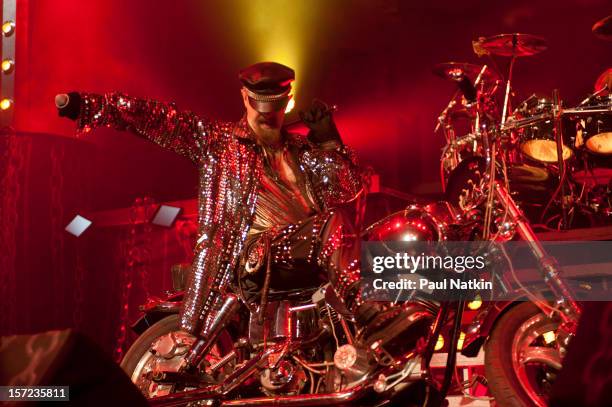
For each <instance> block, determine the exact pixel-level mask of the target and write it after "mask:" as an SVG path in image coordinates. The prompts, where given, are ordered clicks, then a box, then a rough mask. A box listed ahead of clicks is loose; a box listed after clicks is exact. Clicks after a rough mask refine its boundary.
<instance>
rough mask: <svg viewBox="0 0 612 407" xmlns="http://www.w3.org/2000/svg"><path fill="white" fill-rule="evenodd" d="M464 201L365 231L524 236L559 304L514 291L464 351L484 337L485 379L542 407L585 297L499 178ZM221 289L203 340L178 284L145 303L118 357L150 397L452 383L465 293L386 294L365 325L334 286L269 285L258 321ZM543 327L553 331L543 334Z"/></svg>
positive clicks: (417, 398)
mask: <svg viewBox="0 0 612 407" xmlns="http://www.w3.org/2000/svg"><path fill="white" fill-rule="evenodd" d="M488 136H490V135H488ZM491 161H493V160H491ZM488 200H491V201H492V202H493V204H492V205H490V206H488V205H487V202H488ZM466 202H471V205H464V210H463V211H462V212H459V213H458V211H457V209H456V208H454V207H452V206H451V205H449V204H448V203H436V204H430V205H426V206H422V205H411V206H409V207H407V208H406V209H405V210H403V211H400V212H397V213H394V214H392V215H389V216H387V217H385V218H384V219H382V220H380V221H378V222H376V223H374V224H373V225H371V226H370V227H368V228H367V229H365V230H364V232H363V233H362V240H363V241H366V242H367V241H389V240H394V239H397V238H398V236H401V235H405V234H407V233H408V234H411V235H412V236H416V237H417V239H419V240H422V241H434V242H436V241H438V242H440V241H444V240H449V239H451V240H454V239H458V236H459V235H461V236H463V239H465V236H470V238H471V239H475V238H478V239H484V240H486V239H492V236H491V235H490V234H488V233H486V230H488V228H491V229H498V230H497V232H496V239H498V240H499V238H500V236H502V234H500V233H499V232H500V230H502V229H503V232H504V233H505V234H504V235H503V236H505V238H506V239H510V238H511V237H513V236H514V234H517V235H519V236H520V237H521V238H522V239H523V240H525V241H527V242H528V245H529V247H530V250H531V253H532V254H533V255H534V256H535V258H536V259H537V260H538V261H539V263H540V265H541V269H542V271H543V272H544V273H545V275H546V284H544V285H545V286H547V287H548V288H549V289H550V290H551V291H552V292H553V293H554V294H555V301H554V303H546V302H544V301H535V302H524V299H525V297H527V298H529V296H528V293H525V292H512V293H509V298H510V299H509V300H508V301H504V302H495V303H491V304H490V305H488V306H487V307H485V308H484V309H483V310H482V311H481V312H480V313H479V315H478V316H477V317H476V319H475V320H474V321H473V322H472V324H471V326H470V328H469V329H468V331H467V335H466V337H465V340H464V346H463V348H462V350H461V352H462V353H463V354H464V355H466V356H474V355H475V354H477V353H478V351H479V350H480V348H481V347H482V346H483V344H484V350H485V365H486V373H487V379H488V382H489V386H490V389H491V392H492V394H493V396H494V397H495V398H496V401H497V403H498V404H499V405H502V406H503V405H514V404H513V403H516V400H520V402H521V403H523V404H525V405H534V404H535V405H538V406H539V405H545V403H546V391H547V386H549V383H550V382H551V381H552V380H553V378H554V375H555V372H556V371H558V370H559V369H560V368H561V360H562V356H563V354H564V352H565V349H566V347H567V344H568V342H569V340H570V338H571V337H572V335H573V332H574V330H575V327H576V324H577V321H578V318H579V315H580V306H579V304H578V303H577V302H576V301H575V300H574V299H573V298H574V297H573V295H572V294H571V293H570V291H569V289H568V288H567V287H566V285H565V284H564V282H563V280H562V279H561V278H560V276H559V269H558V266H557V265H556V263H555V262H554V261H553V260H552V259H551V258H550V257H548V256H547V255H546V253H545V251H544V248H543V247H542V245H541V244H540V243H539V242H538V240H537V237H536V236H535V234H534V233H533V231H532V230H531V227H530V225H529V223H528V222H527V221H526V220H525V218H524V217H523V216H522V214H521V212H520V210H519V209H518V207H517V206H516V204H515V203H514V201H513V199H512V197H511V196H510V194H509V193H508V191H507V190H506V189H505V187H504V185H503V183H501V182H497V181H496V180H495V179H493V182H491V179H490V178H488V177H483V179H482V181H481V183H480V186H479V188H475V190H474V191H472V193H471V195H470V198H469V199H468V200H467V201H466ZM488 207H493V208H494V211H496V212H503V213H504V214H505V218H504V219H503V221H496V218H495V217H492V216H489V225H488V226H487V223H486V222H485V221H484V220H483V219H485V218H486V212H487V211H486V208H488ZM509 225H511V227H509ZM485 227H486V228H487V229H485ZM389 231H391V232H389ZM510 231H511V232H512V233H510ZM226 292H227V294H225V297H224V301H223V304H222V306H221V307H220V309H219V310H218V311H217V312H216V315H215V316H214V318H213V320H212V322H211V324H210V328H209V330H208V335H207V337H206V338H205V339H200V340H199V341H198V340H197V339H196V338H195V337H193V336H191V335H188V334H186V333H185V332H182V331H180V330H179V326H178V312H179V309H180V301H181V299H182V293H181V292H176V293H174V294H172V295H170V296H168V297H167V298H165V299H164V300H159V301H157V302H152V303H149V304H148V305H147V306H146V307H145V308H144V309H143V311H144V315H143V317H142V318H141V319H140V320H139V321H138V322H137V323H136V324H135V325H134V327H133V328H134V330H135V331H136V332H137V333H140V336H139V337H138V339H137V340H136V341H135V342H134V344H133V345H132V347H131V348H130V349H129V351H128V352H127V353H126V356H125V358H124V359H123V361H122V363H121V366H122V368H123V369H124V370H125V371H126V372H127V373H128V375H129V376H130V377H131V379H132V381H133V382H134V383H135V384H136V385H137V386H138V388H139V389H140V390H141V391H142V392H143V393H144V394H145V395H146V396H147V397H148V398H149V401H150V403H151V404H152V405H159V406H175V405H190V404H191V405H195V404H194V403H200V404H199V405H202V404H204V405H222V406H267V405H295V406H305V405H308V406H311V405H349V404H351V405H355V404H357V405H372V406H382V405H425V406H437V405H442V403H443V400H444V398H445V397H446V395H447V394H448V392H449V389H450V388H451V384H452V379H453V375H454V373H455V365H456V357H457V343H458V341H459V333H460V324H461V320H462V316H463V311H464V308H465V306H466V302H467V301H466V298H459V299H458V300H456V301H434V300H431V299H425V298H423V297H419V295H415V296H414V297H413V299H412V300H410V301H406V302H403V303H393V302H388V303H382V304H381V303H379V307H378V308H377V309H376V313H377V314H378V317H377V318H376V321H377V322H376V324H375V325H374V326H372V325H366V326H360V324H359V323H358V322H357V321H356V319H355V317H354V316H353V315H352V314H351V313H350V312H349V311H348V310H347V309H346V308H345V307H344V305H343V303H342V301H341V300H340V299H339V298H338V297H337V296H336V294H335V291H334V290H333V289H332V288H331V287H330V285H329V284H325V285H322V286H318V287H311V288H310V289H307V290H299V291H298V290H289V291H270V293H269V296H268V303H267V305H266V312H265V315H266V316H267V317H266V318H265V319H264V320H263V321H262V320H261V319H260V309H259V308H258V304H256V303H255V302H250V301H248V300H247V299H246V298H244V296H242V295H241V293H240V290H239V289H237V287H233V286H231V285H230V286H229V287H227V289H226ZM443 329H447V330H449V332H450V343H449V352H448V359H447V366H446V368H445V370H444V377H443V380H442V382H441V383H438V382H436V381H435V380H434V379H433V375H432V373H431V369H430V362H431V360H432V355H433V353H434V347H435V344H436V342H437V340H438V337H439V335H440V332H441V331H442V330H443ZM550 332H553V333H554V334H553V339H550V338H549V337H548V336H550V335H551V334H550ZM543 335H548V336H547V337H546V341H545V342H542V340H540V339H541V337H542V336H543ZM542 344H544V345H542ZM185 360H190V361H192V362H193V361H195V366H196V367H197V369H195V371H193V370H192V371H190V372H188V373H187V372H185V370H184V366H185ZM534 365H535V366H536V367H537V368H536V369H535V370H536V372H534V371H533V370H534V369H532V367H533V366H534ZM534 377H537V378H538V380H537V381H534ZM206 403H208V404H206Z"/></svg>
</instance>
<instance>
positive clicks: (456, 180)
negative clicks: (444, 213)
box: [446, 157, 557, 223]
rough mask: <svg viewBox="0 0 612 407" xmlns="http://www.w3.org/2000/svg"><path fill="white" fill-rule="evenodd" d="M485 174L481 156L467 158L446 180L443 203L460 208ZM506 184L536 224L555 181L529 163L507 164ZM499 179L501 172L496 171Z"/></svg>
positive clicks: (543, 170)
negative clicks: (507, 183) (445, 201)
mask: <svg viewBox="0 0 612 407" xmlns="http://www.w3.org/2000/svg"><path fill="white" fill-rule="evenodd" d="M485 172H486V163H485V159H484V158H483V157H471V158H469V159H467V160H465V161H462V162H461V163H460V164H459V165H458V166H457V168H455V169H454V170H453V171H452V172H451V174H450V176H449V177H448V184H447V185H446V200H447V201H448V202H450V203H451V204H452V205H455V206H457V207H460V208H461V207H462V206H463V202H462V201H463V199H464V198H465V197H466V196H467V195H468V194H469V193H470V192H471V190H472V188H473V185H478V184H479V183H480V179H481V177H482V175H483V174H484V173H485ZM507 172H508V182H509V184H510V191H511V192H512V196H513V198H514V199H515V200H516V201H517V203H518V204H519V205H520V207H521V209H522V210H523V212H525V215H526V216H527V218H528V219H529V221H531V222H533V223H537V222H538V221H539V217H540V215H541V212H542V210H543V209H544V207H545V206H546V204H547V203H548V201H549V200H550V198H551V196H552V194H553V192H554V190H555V188H556V187H557V178H556V176H555V175H554V174H552V173H551V171H550V170H548V169H547V168H546V167H545V166H543V165H542V166H540V165H530V164H526V163H523V164H510V165H508V169H507ZM497 176H498V177H499V179H501V177H502V174H501V171H498V175H497Z"/></svg>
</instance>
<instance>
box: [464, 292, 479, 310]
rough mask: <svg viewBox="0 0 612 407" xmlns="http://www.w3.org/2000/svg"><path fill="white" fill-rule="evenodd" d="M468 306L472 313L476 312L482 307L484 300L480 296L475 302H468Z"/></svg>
mask: <svg viewBox="0 0 612 407" xmlns="http://www.w3.org/2000/svg"><path fill="white" fill-rule="evenodd" d="M467 306H468V308H469V309H471V310H472V311H475V310H477V309H478V308H480V307H482V298H480V295H477V296H476V298H474V300H473V301H470V302H468V304H467Z"/></svg>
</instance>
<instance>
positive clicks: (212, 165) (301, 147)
mask: <svg viewBox="0 0 612 407" xmlns="http://www.w3.org/2000/svg"><path fill="white" fill-rule="evenodd" d="M239 79H240V82H241V83H242V88H241V94H242V100H243V102H244V107H245V109H246V112H245V114H244V116H243V117H242V119H241V120H239V121H238V122H235V123H223V122H219V121H214V120H209V119H206V118H204V117H202V116H198V115H195V114H193V113H191V112H181V111H178V110H177V109H176V107H175V106H174V104H166V103H160V102H157V101H152V100H146V99H137V98H133V97H130V96H127V95H124V94H120V93H109V94H105V95H98V94H91V93H77V92H72V93H68V94H60V95H57V96H56V105H57V107H58V110H59V115H60V116H63V117H68V118H70V119H73V120H76V121H77V127H78V130H79V131H81V132H88V131H90V130H92V129H95V128H96V127H100V126H113V127H114V128H117V129H127V130H130V131H132V132H134V133H136V134H137V135H139V136H142V137H145V138H147V139H149V140H151V141H153V142H155V143H156V144H158V145H160V146H162V147H165V148H169V149H171V150H174V151H175V152H177V153H179V154H181V155H184V156H187V157H188V158H190V159H191V160H192V161H193V162H194V163H195V164H196V165H197V166H198V168H199V171H200V185H199V218H198V219H199V232H198V240H197V245H196V248H195V257H194V260H193V264H192V269H191V273H190V276H189V278H188V282H187V289H186V294H185V299H184V301H183V308H182V311H181V316H180V321H181V328H182V329H184V330H185V331H187V332H189V333H191V334H194V335H200V336H202V335H205V334H206V330H207V326H208V324H209V319H208V318H209V315H210V314H211V312H210V311H211V310H214V309H215V308H216V307H218V306H219V304H220V303H221V302H222V301H223V294H224V293H225V292H226V290H227V287H228V284H235V285H236V286H238V287H239V289H240V290H241V292H242V293H243V294H244V295H245V296H252V295H259V296H260V298H261V305H262V308H263V309H265V303H266V301H267V300H266V299H267V292H268V290H269V289H271V288H272V289H273V288H277V287H280V288H283V289H288V288H294V289H300V288H301V287H305V286H307V285H309V283H310V282H312V281H313V279H318V278H320V276H321V275H323V276H324V277H325V276H326V277H327V279H328V280H329V281H330V282H331V283H332V285H333V286H334V288H335V290H336V293H337V294H338V295H339V296H340V298H341V299H342V300H344V302H345V304H346V305H347V306H348V307H349V308H351V309H357V307H358V306H359V305H360V295H359V289H358V279H359V269H358V264H359V261H358V258H359V257H358V256H359V247H358V241H357V239H356V238H355V234H354V233H353V230H352V224H351V220H350V218H349V216H348V215H347V211H346V209H344V208H342V207H341V206H342V205H344V204H347V203H348V202H350V201H352V200H354V199H355V198H356V197H357V196H358V195H359V193H360V192H361V190H362V182H361V176H360V171H359V169H358V167H357V165H356V162H355V160H354V157H353V155H352V153H351V152H350V151H349V150H348V148H347V147H346V146H345V145H344V144H343V143H342V140H341V138H340V135H339V133H338V130H337V128H336V126H335V124H334V122H333V119H332V117H331V111H330V110H329V109H328V108H327V106H325V105H324V104H323V103H321V102H315V103H313V106H312V107H311V109H310V110H309V111H307V112H301V113H300V117H301V119H302V121H303V122H304V123H305V124H306V125H307V126H308V128H309V129H310V131H309V132H308V135H307V136H306V137H304V136H301V135H298V134H291V133H288V132H287V131H285V130H284V129H283V121H284V110H285V107H286V106H287V103H288V102H289V99H290V97H291V96H290V91H291V82H292V81H293V80H294V79H295V74H294V71H293V70H292V69H291V68H289V67H286V66H284V65H281V64H278V63H274V62H262V63H257V64H254V65H251V66H249V67H247V68H245V69H243V70H242V71H240V73H239ZM341 243H342V244H341ZM238 265H240V267H239V268H237V266H238ZM235 269H238V270H240V273H239V274H241V275H238V276H235V275H234V270H235ZM313 270H314V272H313ZM211 293H213V295H211ZM214 293H217V294H219V293H220V294H221V295H214Z"/></svg>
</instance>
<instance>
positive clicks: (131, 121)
mask: <svg viewBox="0 0 612 407" xmlns="http://www.w3.org/2000/svg"><path fill="white" fill-rule="evenodd" d="M55 104H56V106H57V107H58V109H59V114H60V116H65V117H68V118H70V119H73V120H76V121H77V128H78V130H79V131H81V132H88V131H91V130H93V129H95V128H97V127H100V126H106V127H113V128H115V129H118V130H130V131H131V132H133V133H136V134H137V135H139V136H142V137H144V138H146V139H148V140H151V141H153V142H154V143H156V144H158V145H160V146H162V147H164V148H168V149H170V150H173V151H175V152H177V153H179V154H181V155H183V156H186V157H188V158H190V159H191V160H192V161H194V162H198V161H199V160H200V159H201V158H202V156H203V155H204V154H205V152H206V150H207V149H208V145H209V143H211V142H213V141H214V140H213V138H214V137H215V134H214V132H213V131H212V128H213V125H212V123H211V122H210V121H208V120H204V119H201V118H199V117H198V116H197V115H195V114H194V113H191V112H180V111H178V110H177V109H176V107H175V105H174V104H173V103H162V102H158V101H154V100H148V99H140V98H134V97H131V96H128V95H125V94H122V93H107V94H104V95H100V94H95V93H76V92H72V93H69V94H60V95H57V96H56V98H55Z"/></svg>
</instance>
